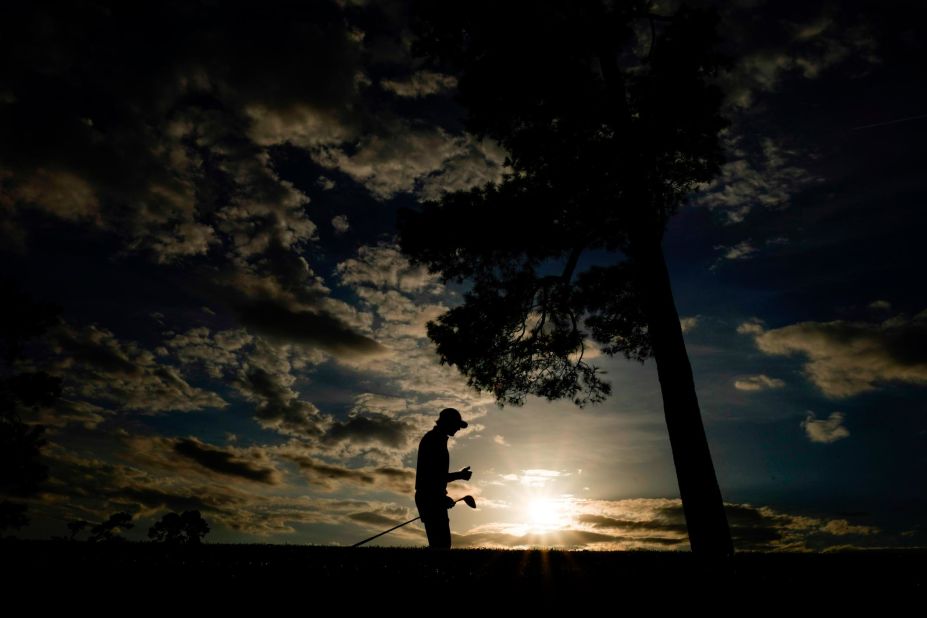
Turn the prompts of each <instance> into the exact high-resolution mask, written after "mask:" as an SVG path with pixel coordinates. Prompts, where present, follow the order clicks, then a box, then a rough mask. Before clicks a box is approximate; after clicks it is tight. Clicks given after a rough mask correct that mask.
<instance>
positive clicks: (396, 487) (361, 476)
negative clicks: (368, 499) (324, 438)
mask: <svg viewBox="0 0 927 618" xmlns="http://www.w3.org/2000/svg"><path fill="white" fill-rule="evenodd" d="M280 454H281V456H283V457H285V458H287V459H289V460H291V461H293V462H295V463H296V464H297V465H298V466H299V468H300V470H301V471H302V472H303V474H304V475H305V477H306V480H308V481H309V482H310V483H311V484H313V485H315V486H317V487H319V488H321V489H324V490H326V491H333V490H335V489H337V488H338V487H340V486H342V485H344V484H348V485H354V486H359V487H362V488H364V489H367V490H376V491H391V492H393V493H397V494H401V495H406V496H407V495H410V494H411V493H412V491H413V489H414V487H413V485H414V482H415V470H411V469H406V468H392V467H387V466H380V467H372V468H348V467H345V466H339V465H335V464H329V463H325V462H324V461H320V460H318V459H315V458H313V457H310V456H308V455H305V454H301V453H299V452H295V451H290V452H288V451H285V450H284V451H281V452H280Z"/></svg>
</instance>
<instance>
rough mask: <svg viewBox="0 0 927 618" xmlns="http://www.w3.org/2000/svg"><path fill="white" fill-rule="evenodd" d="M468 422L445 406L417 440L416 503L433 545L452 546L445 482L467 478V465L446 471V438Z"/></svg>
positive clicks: (448, 456)
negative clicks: (457, 469)
mask: <svg viewBox="0 0 927 618" xmlns="http://www.w3.org/2000/svg"><path fill="white" fill-rule="evenodd" d="M466 426H467V423H465V422H464V421H463V419H461V418H460V412H458V411H457V410H455V409H454V408H444V409H443V410H441V414H440V415H438V420H437V422H436V423H435V426H434V427H433V428H432V429H431V431H429V432H428V433H426V434H425V435H424V437H422V441H421V442H419V444H418V464H417V465H416V467H415V506H417V507H418V512H419V515H421V516H422V522H424V524H425V533H426V534H427V535H428V546H429V547H431V548H433V549H450V548H451V522H450V519H449V518H448V516H447V510H448V509H450V508H453V507H454V500H453V499H452V498H451V497H450V496H448V495H447V484H448V483H450V482H451V481H457V480H462V481H469V480H470V475H471V474H472V472H470V466H467V467H466V468H464V469H463V470H460V471H459V472H448V467H449V465H450V455H449V454H448V452H447V439H448V437H450V436H453V435H454V434H455V433H457V431H458V430H459V429H463V428H464V427H466Z"/></svg>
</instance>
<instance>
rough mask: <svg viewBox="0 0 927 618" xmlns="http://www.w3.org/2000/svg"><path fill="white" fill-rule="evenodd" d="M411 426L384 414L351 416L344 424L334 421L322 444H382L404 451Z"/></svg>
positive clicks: (408, 439) (369, 413) (371, 413)
mask: <svg viewBox="0 0 927 618" xmlns="http://www.w3.org/2000/svg"><path fill="white" fill-rule="evenodd" d="M412 429H413V427H412V425H410V424H409V423H406V422H404V421H400V420H396V419H393V418H390V417H389V416H387V415H385V414H377V413H374V412H367V413H366V414H365V415H363V416H360V415H352V416H349V417H348V419H347V420H346V421H344V422H341V421H335V422H334V423H333V424H332V426H331V427H330V428H329V429H328V431H327V432H326V434H325V436H324V438H323V442H326V443H329V444H338V443H343V442H349V443H352V444H354V445H367V444H382V445H384V446H386V447H389V448H392V449H405V448H406V447H407V445H408V444H409V443H410V438H411V432H412Z"/></svg>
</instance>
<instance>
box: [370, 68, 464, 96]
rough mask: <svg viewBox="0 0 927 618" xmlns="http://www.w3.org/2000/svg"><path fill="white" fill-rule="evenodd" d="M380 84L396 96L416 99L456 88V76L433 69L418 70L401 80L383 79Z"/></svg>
mask: <svg viewBox="0 0 927 618" xmlns="http://www.w3.org/2000/svg"><path fill="white" fill-rule="evenodd" d="M380 85H381V86H382V87H383V89H384V90H387V91H389V92H392V93H393V94H395V95H397V96H400V97H411V98H416V99H417V98H421V97H425V96H428V95H432V94H440V93H443V92H447V91H449V90H452V89H454V88H456V87H457V78H456V77H454V76H452V75H444V74H443V73H435V72H434V71H418V72H416V73H413V74H412V75H410V76H409V77H407V78H406V79H402V80H393V79H384V80H382V81H381V82H380Z"/></svg>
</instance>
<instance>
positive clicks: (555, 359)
mask: <svg viewBox="0 0 927 618" xmlns="http://www.w3.org/2000/svg"><path fill="white" fill-rule="evenodd" d="M416 20H417V21H416V23H415V29H416V33H417V42H416V47H415V49H416V51H417V52H418V53H419V54H421V55H423V56H424V57H425V58H426V59H427V61H428V62H430V63H431V64H432V65H433V66H434V67H435V68H437V69H439V70H444V71H447V72H452V73H454V74H455V75H457V77H458V80H459V81H458V84H459V85H458V99H459V101H460V102H461V103H462V105H463V106H464V108H465V109H466V111H467V119H466V126H467V129H468V130H469V131H471V132H472V133H474V134H476V135H478V136H481V137H489V138H492V139H495V140H497V141H498V142H499V143H500V144H501V145H502V146H503V147H504V148H505V149H506V150H507V151H508V153H509V157H508V159H507V164H508V166H509V168H510V171H509V172H508V173H506V175H505V176H504V178H503V179H502V181H501V182H499V183H493V184H489V185H486V186H483V187H478V188H475V189H472V190H469V191H458V192H451V193H447V194H445V195H444V196H443V197H442V198H441V199H440V200H438V201H432V202H426V203H425V204H424V206H423V207H422V208H421V209H419V210H412V209H405V210H402V211H400V213H399V235H400V245H401V248H402V249H403V251H404V252H405V253H406V254H407V255H409V256H410V258H411V259H412V261H413V262H415V263H423V264H426V265H427V266H428V267H429V269H430V270H431V271H432V272H437V273H441V275H442V276H443V278H444V280H445V282H447V281H452V280H454V281H458V282H463V281H465V280H469V281H471V282H472V289H471V290H470V291H469V292H468V293H467V294H466V295H465V298H464V303H463V304H462V305H461V306H458V307H456V308H453V309H451V310H450V311H448V312H446V313H445V314H443V315H442V316H440V317H439V318H438V319H437V320H436V321H434V322H431V323H429V325H428V335H429V337H430V338H431V339H432V340H433V341H434V342H435V344H436V346H437V351H438V354H439V356H440V358H441V361H442V363H447V364H451V365H454V366H456V367H457V368H458V369H459V370H460V371H461V372H462V373H463V374H464V375H466V377H467V379H468V383H469V384H470V385H471V386H473V387H475V388H477V389H479V390H481V391H489V392H491V393H492V394H493V395H494V396H495V398H496V400H497V402H498V403H499V404H500V405H504V404H506V403H509V404H514V405H520V404H522V403H523V402H524V400H525V397H526V396H527V395H529V394H530V395H536V396H541V397H546V398H547V399H549V400H554V399H559V398H563V397H569V398H571V399H572V400H573V401H574V402H575V403H576V404H577V405H580V406H582V405H585V404H587V403H596V402H600V401H602V400H604V399H605V398H606V397H607V396H608V395H609V393H610V386H609V384H608V383H607V382H606V381H604V380H603V379H602V377H601V371H600V370H599V369H598V368H597V367H595V366H593V365H591V364H589V363H588V362H587V361H586V360H585V358H584V352H585V349H586V345H587V344H588V341H589V340H590V339H591V340H592V341H594V342H595V343H596V344H598V345H599V346H600V347H601V349H602V350H603V352H604V353H606V354H608V355H610V356H611V355H615V354H619V353H621V354H623V355H624V356H626V357H627V358H629V359H636V360H639V361H641V362H643V361H644V360H645V359H647V358H650V357H653V358H654V359H655V361H656V365H657V373H658V376H659V380H660V388H661V391H662V395H663V405H664V413H665V417H666V423H667V429H668V433H669V438H670V444H671V446H672V451H673V460H674V463H675V468H676V474H677V478H678V482H679V488H680V494H681V497H682V503H683V510H684V512H685V516H686V522H687V526H688V530H689V539H690V544H691V547H692V550H693V552H695V553H697V554H701V555H712V556H715V555H730V554H731V553H733V547H732V543H731V538H730V531H729V528H728V524H727V519H726V516H725V513H724V506H723V501H722V498H721V493H720V490H719V488H718V482H717V479H716V476H715V471H714V466H713V464H712V461H711V455H710V452H709V449H708V442H707V439H706V437H705V431H704V427H703V425H702V419H701V413H700V411H699V405H698V400H697V397H696V393H695V384H694V381H693V378H692V369H691V366H690V364H689V359H688V355H687V352H686V348H685V344H684V342H683V338H682V331H681V327H680V323H679V316H678V313H677V310H676V306H675V301H674V299H673V294H672V290H671V288H670V281H669V275H668V272H667V267H666V263H665V260H664V256H663V251H662V238H663V234H664V230H665V229H666V224H667V221H668V219H669V218H670V217H671V216H672V215H673V214H674V213H675V212H676V210H677V209H678V207H679V205H680V203H681V202H682V200H683V199H684V197H685V196H686V195H687V194H689V193H690V192H692V191H693V190H694V189H695V188H697V187H698V186H699V185H700V184H701V183H705V182H707V181H709V180H711V178H712V177H713V176H714V175H715V174H716V173H717V172H718V170H719V167H720V164H721V162H722V151H721V146H720V142H719V137H718V134H719V132H720V131H721V129H722V128H724V127H725V126H726V121H725V120H724V119H723V118H722V117H721V115H720V113H719V110H720V103H721V93H720V91H719V90H718V89H717V88H716V87H714V86H713V85H712V84H711V83H710V82H711V77H712V76H713V75H714V74H715V71H716V70H717V68H718V67H719V66H720V65H721V64H722V62H723V59H722V58H721V57H720V56H719V55H718V54H717V53H716V52H715V51H714V45H715V42H716V36H715V34H714V27H715V22H716V18H715V16H714V14H713V13H710V12H706V11H700V10H694V9H689V8H686V7H684V6H683V7H681V8H680V9H679V10H678V11H677V12H676V13H675V14H673V15H657V14H654V12H653V11H652V6H651V2H648V1H644V0H627V1H620V0H615V1H613V2H609V1H607V0H602V1H593V2H571V1H570V0H539V1H531V2H528V1H522V0H515V1H511V2H504V3H495V2H488V1H486V0H466V1H460V2H439V3H433V2H421V3H420V4H419V5H418V6H417V10H416ZM590 250H597V251H600V252H601V251H605V252H610V254H611V255H613V256H614V258H615V261H614V264H613V265H610V266H599V267H590V268H585V269H584V268H582V267H581V264H583V262H582V255H583V253H584V252H587V251H590ZM554 266H556V267H557V268H556V270H554Z"/></svg>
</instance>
